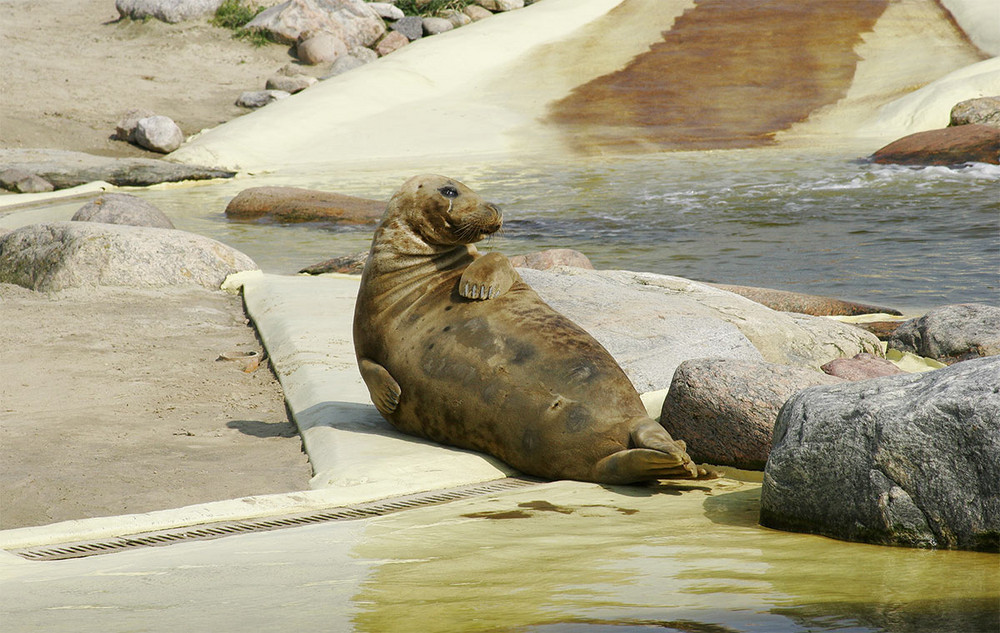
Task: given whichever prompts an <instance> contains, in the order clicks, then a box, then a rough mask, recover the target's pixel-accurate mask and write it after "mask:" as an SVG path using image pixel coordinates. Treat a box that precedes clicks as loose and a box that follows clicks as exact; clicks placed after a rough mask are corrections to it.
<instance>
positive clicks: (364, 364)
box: [358, 358, 401, 417]
mask: <svg viewBox="0 0 1000 633" xmlns="http://www.w3.org/2000/svg"><path fill="white" fill-rule="evenodd" d="M358 368H359V369H360V370H361V377H362V378H363V379H364V381H365V385H367V386H368V393H369V394H371V398H372V402H373V403H374V404H375V408H376V409H378V412H379V413H381V414H382V415H383V416H386V417H388V416H389V414H390V413H392V412H393V411H395V410H396V407H397V406H399V394H400V392H401V391H400V388H399V383H397V382H396V380H395V379H394V378H393V377H392V376H391V375H390V374H389V371H388V370H387V369H386V368H385V367H383V366H381V365H379V364H378V363H376V362H375V361H372V360H368V359H367V358H360V359H358Z"/></svg>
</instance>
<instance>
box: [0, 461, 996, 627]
mask: <svg viewBox="0 0 1000 633" xmlns="http://www.w3.org/2000/svg"><path fill="white" fill-rule="evenodd" d="M759 498H760V485H759V484H758V483H753V482H746V481H737V480H733V479H722V480H717V481H714V482H711V483H706V484H702V483H695V484H685V485H673V486H671V485H667V484H661V485H659V486H657V487H652V488H643V487H608V488H604V487H601V486H596V485H592V484H583V483H576V482H556V483H552V484H545V485H539V486H536V487H529V488H522V489H519V490H517V491H514V492H507V493H502V494H498V495H495V496H492V497H482V498H477V499H469V500H465V501H456V502H452V503H448V504H444V505H440V506H431V507H425V508H417V509H411V510H407V511H404V512H400V513H397V514H394V515H388V516H383V517H379V518H373V519H365V520H358V521H345V522H337V523H329V524H322V525H314V526H309V527H302V528H293V529H286V530H278V531H275V532H266V533H258V534H248V535H245V536H233V537H228V538H223V539H219V540H215V541H207V542H195V543H180V544H176V545H170V546H167V547H156V548H146V549H141V550H132V551H128V552H123V553H119V554H109V555H103V556H93V557H90V558H83V559H75V560H66V561H58V562H27V561H21V564H20V565H17V566H14V567H11V566H9V565H8V566H0V620H2V622H3V629H4V630H5V631H6V630H10V631H46V632H47V633H57V632H62V631H67V632H69V631H72V632H77V631H107V632H112V631H114V632H119V631H238V630H246V631H299V630H315V631H331V632H337V633H340V632H359V633H409V632H414V633H460V632H499V631H503V632H531V633H540V632H544V633H552V632H559V633H567V632H573V631H584V632H588V633H605V632H607V633H624V632H640V631H660V632H663V631H665V632H667V633H672V632H685V633H803V632H813V631H837V632H842V633H847V632H850V633H876V632H887V633H910V632H913V633H918V632H919V633H923V632H928V633H991V632H995V631H997V626H998V624H1000V619H998V618H1000V558H998V557H997V555H996V554H984V553H978V552H959V551H930V550H915V549H906V548H893V547H881V546H874V545H863V544H856V543H846V542H841V541H835V540H832V539H828V538H824V537H819V536H811V535H804V534H792V533H785V532H778V531H774V530H769V529H765V528H762V527H760V526H758V525H757V523H756V520H757V512H758V505H759Z"/></svg>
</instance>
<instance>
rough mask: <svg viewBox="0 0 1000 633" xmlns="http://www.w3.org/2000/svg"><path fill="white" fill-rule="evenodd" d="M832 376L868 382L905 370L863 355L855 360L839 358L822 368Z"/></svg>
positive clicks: (856, 356) (869, 355)
mask: <svg viewBox="0 0 1000 633" xmlns="http://www.w3.org/2000/svg"><path fill="white" fill-rule="evenodd" d="M820 369H822V370H823V371H824V372H826V373H827V374H830V375H831V376H837V377H838V378H843V379H844V380H868V379H870V378H881V377H882V376H895V375H896V374H902V373H903V370H901V369H900V368H899V367H896V366H895V365H894V364H893V363H892V362H891V361H887V360H886V359H884V358H879V357H877V356H872V355H871V354H866V353H861V354H857V355H855V356H854V357H853V358H837V359H835V360H831V361H830V362H829V363H826V364H825V365H823V366H822V367H820Z"/></svg>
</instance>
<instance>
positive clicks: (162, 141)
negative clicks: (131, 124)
mask: <svg viewBox="0 0 1000 633" xmlns="http://www.w3.org/2000/svg"><path fill="white" fill-rule="evenodd" d="M183 142H184V133H183V132H181V129H180V128H179V127H177V124H176V123H174V121H173V119H171V118H170V117H165V116H161V115H156V116H149V117H146V118H144V119H139V122H138V123H136V125H135V143H136V145H139V146H140V147H145V148H146V149H148V150H152V151H154V152H160V153H162V154H169V153H170V152H172V151H174V150H175V149H177V148H178V147H180V146H181V143H183Z"/></svg>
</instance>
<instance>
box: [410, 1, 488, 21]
mask: <svg viewBox="0 0 1000 633" xmlns="http://www.w3.org/2000/svg"><path fill="white" fill-rule="evenodd" d="M470 4H475V0H430V2H426V1H424V2H421V1H420V0H397V2H396V7H398V8H399V9H401V10H402V11H403V13H405V14H406V15H419V16H423V17H427V16H433V15H437V14H439V13H442V12H444V11H449V10H451V11H461V10H462V9H464V8H465V7H467V6H469V5H470Z"/></svg>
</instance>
